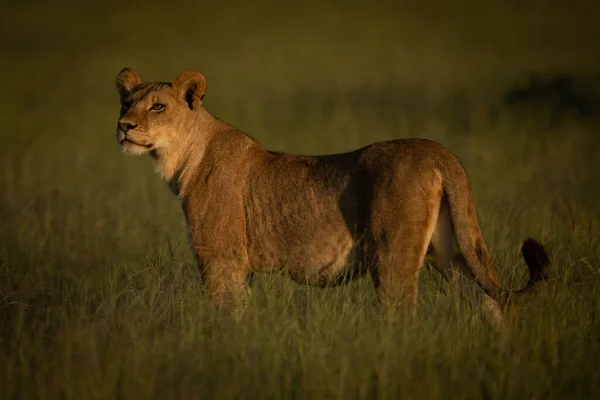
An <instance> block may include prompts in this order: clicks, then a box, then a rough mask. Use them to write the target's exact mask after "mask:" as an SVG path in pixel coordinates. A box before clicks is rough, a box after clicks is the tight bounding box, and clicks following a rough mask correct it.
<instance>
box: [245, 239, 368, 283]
mask: <svg viewBox="0 0 600 400" xmlns="http://www.w3.org/2000/svg"><path fill="white" fill-rule="evenodd" d="M279 244H280V245H279V246H278V248H277V251H276V253H277V254H273V253H272V254H268V253H264V252H259V253H261V254H262V257H259V258H260V260H257V261H258V263H253V264H254V265H255V270H256V271H257V272H279V273H281V274H283V275H286V276H288V277H290V278H292V279H293V280H294V281H296V282H298V283H303V284H309V285H316V286H330V285H335V284H338V283H341V282H343V281H344V280H345V279H347V278H351V277H353V276H355V275H357V274H356V272H357V271H358V270H359V259H360V256H359V253H360V252H359V249H358V248H357V246H356V242H355V240H354V239H353V238H352V236H351V235H350V234H349V233H348V232H345V231H338V232H336V233H335V234H333V235H332V234H331V232H329V235H326V234H325V233H323V235H322V236H321V235H315V236H311V238H310V239H305V240H303V241H302V242H295V241H293V240H290V241H286V240H282V241H281V242H279ZM273 250H275V249H273Z"/></svg>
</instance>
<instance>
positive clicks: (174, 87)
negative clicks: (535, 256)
mask: <svg viewBox="0 0 600 400" xmlns="http://www.w3.org/2000/svg"><path fill="white" fill-rule="evenodd" d="M117 89H118V91H119V94H120V96H121V103H122V105H123V106H124V107H123V108H122V110H121V116H120V119H119V124H118V128H117V140H118V141H119V143H120V145H121V148H122V150H123V152H125V153H127V154H142V153H149V154H150V155H151V156H152V157H153V158H154V160H155V161H156V168H157V171H158V172H159V173H160V174H161V176H162V177H163V179H164V180H165V181H166V182H167V183H168V185H169V187H170V189H171V190H172V191H173V193H175V194H176V195H177V196H178V197H179V200H180V202H181V206H182V208H183V211H184V213H185V217H186V222H187V225H188V229H189V233H190V245H191V247H192V250H193V252H194V254H195V256H196V259H197V261H198V266H199V269H200V272H201V274H202V278H203V280H204V283H205V285H206V287H207V289H208V292H209V294H210V295H211V298H212V299H214V300H216V301H217V303H218V304H220V305H227V304H229V302H230V301H233V300H235V299H236V298H237V297H238V296H239V295H240V294H241V293H243V292H244V289H245V286H246V280H247V277H248V275H249V274H250V273H252V272H277V273H282V274H285V275H287V276H290V277H291V278H292V279H294V280H296V281H298V282H303V283H307V284H311V285H319V286H328V285H335V284H339V283H341V282H343V281H345V280H348V279H351V278H352V277H355V276H359V275H362V274H370V275H371V276H372V278H373V281H374V283H375V286H376V288H377V294H378V298H379V300H380V302H381V303H382V304H383V305H386V306H388V308H389V309H393V308H394V307H391V306H393V305H395V304H396V302H397V301H400V302H401V303H403V304H404V305H405V306H407V307H408V309H409V310H410V311H411V312H412V311H414V309H415V301H416V295H417V280H418V275H419V271H420V269H421V267H422V264H423V260H424V257H425V254H426V252H427V251H428V250H429V251H431V252H433V253H434V255H435V258H436V263H435V265H436V268H437V269H438V270H439V271H440V272H441V273H442V275H443V276H444V277H445V278H447V279H448V280H453V279H454V277H455V276H457V274H462V275H465V276H469V277H472V278H475V280H476V281H477V283H478V284H479V286H480V287H481V288H482V289H483V290H484V291H485V293H486V294H487V295H488V299H487V300H486V308H490V307H489V304H492V308H495V310H492V314H496V315H501V314H500V306H504V305H506V304H507V303H508V298H509V294H511V293H512V296H516V294H515V292H507V291H505V290H504V289H503V288H502V287H501V285H500V282H499V280H498V277H497V275H496V273H495V270H494V266H493V263H492V260H491V258H490V256H489V253H488V251H487V247H486V245H485V242H484V240H483V236H482V234H481V231H480V229H479V225H478V222H477V216H476V212H475V205H474V203H473V198H472V195H471V190H470V188H469V183H468V180H467V175H466V173H465V171H464V169H463V167H462V165H461V164H460V162H459V161H458V159H457V158H456V157H455V156H454V155H453V154H452V153H451V152H450V151H448V150H447V149H445V148H444V147H443V146H442V145H440V144H438V143H436V142H434V141H431V140H425V139H408V140H394V141H388V142H380V143H374V144H372V145H370V146H366V147H363V148H361V149H358V150H356V151H353V152H350V153H344V154H331V155H322V156H301V155H291V154H285V153H277V152H272V151H269V150H267V149H266V148H265V147H263V146H262V145H261V144H260V143H258V142H257V141H256V140H255V139H253V138H252V137H250V136H249V135H247V134H245V133H243V132H240V131H239V130H237V129H236V128H234V127H233V126H231V125H229V124H227V123H225V122H223V121H221V120H219V119H217V118H215V117H213V116H212V115H211V114H210V113H209V112H208V111H206V109H205V108H204V107H203V106H202V100H203V98H204V93H205V90H206V81H205V79H204V76H202V74H200V73H198V72H189V71H188V72H184V73H183V74H181V75H180V76H179V77H177V78H176V79H175V80H174V81H173V82H172V83H142V81H141V79H140V78H139V76H138V75H137V73H136V72H135V71H133V70H132V69H124V70H123V71H121V73H120V74H119V75H118V77H117ZM157 103H158V104H162V105H164V109H162V108H161V107H160V106H155V107H158V108H159V109H160V110H158V109H154V110H153V109H151V108H152V106H153V105H154V104H157ZM535 243H536V244H537V242H535ZM536 246H537V245H536ZM534 248H535V249H538V247H535V246H534ZM539 249H541V250H540V251H543V248H541V245H540V247H539ZM530 258H531V257H530ZM461 264H462V265H463V268H462V270H461V267H460V265H461ZM530 268H535V266H531V265H530ZM540 268H541V267H540ZM529 286H532V287H534V286H535V285H534V283H533V282H530V284H529ZM494 318H495V319H498V318H500V317H494Z"/></svg>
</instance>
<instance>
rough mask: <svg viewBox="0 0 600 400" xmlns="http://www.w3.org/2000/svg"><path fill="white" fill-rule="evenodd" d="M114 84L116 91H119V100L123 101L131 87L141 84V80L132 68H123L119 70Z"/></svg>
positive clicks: (131, 89)
mask: <svg viewBox="0 0 600 400" xmlns="http://www.w3.org/2000/svg"><path fill="white" fill-rule="evenodd" d="M116 84H117V92H119V95H120V96H121V101H123V100H125V98H127V96H129V94H130V93H131V92H132V91H133V89H135V88H136V87H137V86H139V85H141V84H142V80H141V79H140V76H139V75H138V73H137V72H135V70H134V69H133V68H123V69H122V70H121V72H119V75H117V80H116Z"/></svg>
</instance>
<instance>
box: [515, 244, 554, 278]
mask: <svg viewBox="0 0 600 400" xmlns="http://www.w3.org/2000/svg"><path fill="white" fill-rule="evenodd" d="M521 255H522V256H523V259H524V260H525V264H527V266H528V267H529V277H530V279H531V280H532V281H533V282H539V281H543V280H545V279H546V278H547V276H546V271H545V270H546V268H548V265H550V257H548V253H546V250H544V246H543V245H542V244H541V243H540V242H538V241H537V240H535V239H533V238H528V239H526V240H525V241H524V242H523V246H521Z"/></svg>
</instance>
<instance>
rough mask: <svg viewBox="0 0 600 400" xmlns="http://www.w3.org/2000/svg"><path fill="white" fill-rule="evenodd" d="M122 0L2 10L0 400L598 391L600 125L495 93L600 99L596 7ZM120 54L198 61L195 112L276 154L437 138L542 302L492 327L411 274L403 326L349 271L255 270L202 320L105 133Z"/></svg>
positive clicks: (495, 239) (578, 394) (157, 185)
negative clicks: (246, 296) (246, 300)
mask: <svg viewBox="0 0 600 400" xmlns="http://www.w3.org/2000/svg"><path fill="white" fill-rule="evenodd" d="M122 3H125V2H117V1H113V0H107V1H104V2H98V3H89V4H86V5H83V4H84V3H82V4H79V3H73V4H69V5H67V4H66V3H65V4H64V6H63V5H60V4H58V3H52V4H50V3H43V2H34V1H23V2H21V3H16V2H14V4H12V5H8V4H7V5H3V6H2V13H1V15H0V22H1V24H0V49H1V52H0V57H1V59H2V61H1V64H2V67H1V69H0V83H1V87H2V89H3V96H2V97H0V106H1V107H0V126H1V127H2V128H1V130H0V160H1V163H2V164H1V167H2V168H1V169H0V188H1V189H0V226H1V230H0V398H1V399H9V398H36V399H54V398H61V399H84V398H85V399H87V398H89V399H107V398H119V399H121V398H123V399H129V398H135V399H144V398H156V399H167V398H184V399H191V398H201V399H230V398H265V399H267V398H269V399H270V398H340V399H342V398H343V399H352V398H390V399H391V398H394V399H396V398H408V399H413V398H425V399H435V398H459V399H478V398H485V399H488V398H510V399H521V398H522V399H554V398H573V399H575V398H578V399H579V398H589V399H591V398H599V397H600V322H599V321H598V319H599V317H600V229H599V228H600V202H599V201H598V195H599V192H600V190H599V189H600V120H599V119H598V116H597V115H596V116H594V115H591V116H588V117H586V118H579V117H577V116H576V115H574V113H572V112H570V111H568V110H567V111H566V112H563V111H564V110H563V108H564V107H563V106H561V104H558V105H557V103H556V101H554V103H552V101H550V102H545V101H542V102H541V103H540V102H538V104H536V105H529V104H525V106H523V107H521V108H520V109H519V110H514V109H509V108H508V107H506V106H504V105H503V101H502V98H503V95H504V93H505V92H506V91H507V90H509V89H510V88H511V87H514V85H518V84H522V83H523V82H526V81H527V76H529V75H531V74H534V75H537V76H541V77H544V76H552V74H567V75H568V76H570V77H573V81H574V82H575V84H576V85H577V90H578V91H580V92H581V93H585V95H586V96H592V97H590V98H594V97H593V95H594V93H595V94H596V95H597V94H598V93H600V84H599V83H600V79H599V77H600V58H599V57H598V52H597V38H598V37H600V35H599V29H598V24H597V15H599V12H600V10H599V7H598V5H596V4H595V2H592V1H588V2H585V1H580V2H577V3H570V4H567V3H566V2H564V4H563V2H557V1H554V2H548V1H546V2H542V1H537V0H536V1H528V2H516V1H515V2H498V4H493V3H490V4H484V2H481V1H463V2H460V3H458V4H457V3H452V2H450V3H445V2H441V1H440V2H433V3H431V4H429V3H428V4H429V7H426V6H425V5H418V6H417V5H414V4H410V3H409V2H405V3H402V2H391V1H390V2H387V4H386V3H384V2H378V3H367V2H354V1H350V2H342V1H337V2H333V1H332V2H328V3H323V2H317V1H307V2H302V4H301V5H300V4H298V5H295V6H291V5H287V6H286V5H285V3H279V2H275V1H270V2H257V3H254V4H252V5H250V3H247V4H246V5H244V4H245V3H242V2H233V1H231V2H210V3H211V4H201V2H184V1H175V2H174V3H166V2H165V3H164V4H163V5H162V6H158V5H156V6H155V5H152V4H149V3H148V2H127V4H126V5H123V4H122ZM156 4H159V3H156ZM419 4H420V3H419ZM125 66H130V67H134V68H136V69H137V70H138V71H139V72H140V74H141V76H142V78H143V79H148V80H171V79H173V78H174V77H175V76H176V75H177V74H178V73H179V72H181V71H183V70H185V69H196V70H200V71H202V72H204V74H205V75H206V77H207V80H208V91H207V95H206V102H205V104H206V106H207V108H208V109H209V110H210V111H212V112H213V113H215V114H216V115H218V116H219V117H221V118H223V119H225V120H227V121H229V122H231V123H232V124H234V125H236V126H237V127H239V128H240V129H243V130H245V131H247V132H249V133H251V134H253V135H254V136H255V137H256V138H257V139H259V140H260V141H262V142H263V143H265V144H266V145H267V146H269V147H270V148H272V149H274V150H283V151H289V152H295V153H308V154H318V153H328V152H340V151H347V150H351V149H354V148H356V147H358V146H362V145H365V144H367V143H370V142H373V141H377V140H385V139H392V138H404V137H428V138H432V139H436V140H439V141H440V142H442V143H443V144H444V145H446V146H447V147H448V148H450V149H451V150H452V151H454V152H455V153H456V154H457V155H458V156H459V157H460V158H461V159H462V160H463V162H464V164H465V167H466V169H467V171H468V173H469V175H470V178H471V181H472V186H473V191H474V195H475V198H476V202H477V206H478V211H479V217H480V223H481V226H482V229H483V231H484V235H485V237H486V240H487V243H488V245H489V247H490V250H491V252H492V256H493V258H494V260H495V261H496V263H497V266H498V269H499V273H500V276H501V280H502V282H503V283H504V284H505V285H506V286H507V287H511V288H517V287H520V286H521V285H522V284H523V282H524V279H525V265H524V264H523V262H522V261H521V260H520V258H519V256H518V254H517V252H518V249H519V245H520V243H521V241H522V240H523V239H524V238H526V237H527V236H528V235H531V236H533V237H536V238H538V239H540V240H541V241H543V242H544V243H545V245H546V246H547V248H548V250H549V253H550V256H551V259H552V266H551V270H550V276H551V280H550V284H549V287H550V291H551V294H552V298H551V299H548V300H545V301H540V302H536V303H534V304H532V305H531V307H529V308H528V309H527V310H525V311H524V312H523V314H522V315H521V317H520V319H519V320H518V321H516V322H512V323H510V324H509V325H508V326H507V328H506V329H505V330H504V331H502V332H500V333H495V332H493V331H492V330H490V329H489V327H488V326H487V325H485V324H484V323H482V322H481V321H480V319H479V318H477V316H476V315H475V314H474V313H473V312H472V311H471V310H470V309H469V307H468V305H467V304H464V303H462V302H457V301H455V300H454V299H452V298H446V297H445V296H444V295H443V294H441V293H440V291H439V290H438V287H439V286H440V285H441V283H440V282H439V281H440V277H439V276H438V275H436V274H435V273H434V272H433V271H430V270H429V269H427V270H425V271H424V272H423V273H422V275H421V277H422V279H421V289H420V298H419V303H418V318H417V320H416V321H415V322H414V323H409V324H407V323H403V322H402V321H396V322H384V321H383V320H381V319H380V318H379V317H378V315H377V313H376V308H375V307H374V303H373V300H374V290H373V288H372V284H371V282H370V281H369V280H368V279H364V280H360V281H357V282H355V283H352V284H350V285H348V286H344V287H341V288H334V289H315V288H309V287H304V286H299V285H296V284H294V283H292V282H290V281H288V280H286V279H283V278H277V277H270V276H259V277H258V278H257V279H256V282H255V290H254V295H253V297H252V300H251V304H250V306H249V308H248V310H247V312H246V313H245V314H244V315H243V316H242V318H241V320H240V321H238V322H232V321H229V320H226V319H224V318H221V317H220V316H218V315H216V314H215V313H213V312H211V310H210V309H208V308H206V307H204V298H203V295H202V290H201V286H200V283H199V279H198V274H197V271H196V269H195V266H194V265H193V260H192V256H191V253H190V252H189V250H188V248H187V244H186V241H185V227H184V220H183V216H182V214H181V211H180V210H179V205H178V203H177V200H176V199H175V198H174V197H173V196H171V195H170V193H169V192H168V190H167V188H166V186H165V185H164V183H163V182H161V181H160V178H159V177H158V176H157V175H156V174H155V173H154V171H153V168H152V164H151V161H150V160H149V159H147V158H132V157H124V156H123V155H122V154H120V151H119V150H118V146H117V144H116V142H115V140H114V128H115V124H116V118H117V116H118V96H117V94H116V91H115V89H114V78H115V76H116V74H117V72H118V71H119V70H120V69H121V68H123V67H125ZM595 98H596V99H597V98H598V97H595ZM590 101H591V104H595V103H593V100H590ZM558 103H560V102H558ZM557 116H560V118H558V117H557Z"/></svg>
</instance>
